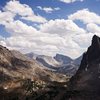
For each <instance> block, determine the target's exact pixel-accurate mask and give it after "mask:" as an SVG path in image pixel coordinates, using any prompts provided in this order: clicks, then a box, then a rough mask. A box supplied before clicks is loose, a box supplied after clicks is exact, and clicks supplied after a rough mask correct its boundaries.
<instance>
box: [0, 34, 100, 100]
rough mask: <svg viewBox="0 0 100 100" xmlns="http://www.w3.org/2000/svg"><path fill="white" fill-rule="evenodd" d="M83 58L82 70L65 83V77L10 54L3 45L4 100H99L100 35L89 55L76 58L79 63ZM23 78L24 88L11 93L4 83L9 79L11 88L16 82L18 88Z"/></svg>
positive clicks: (0, 61) (0, 55)
mask: <svg viewBox="0 0 100 100" xmlns="http://www.w3.org/2000/svg"><path fill="white" fill-rule="evenodd" d="M43 57H44V56H42V58H43ZM44 58H45V59H47V58H46V57H44ZM81 58H82V61H81V64H80V67H79V69H78V70H77V72H76V73H75V75H73V76H72V77H71V79H69V81H68V80H67V79H68V77H66V81H64V76H61V75H60V74H58V73H57V74H56V73H54V72H52V71H50V70H48V69H45V68H44V67H43V66H40V64H38V62H37V61H35V60H34V59H32V60H31V59H29V58H27V57H26V56H24V55H22V54H20V52H17V51H10V50H8V49H7V48H5V47H3V46H0V71H1V72H0V75H1V79H0V80H1V84H0V90H1V92H0V97H1V100H22V98H23V100H100V96H99V95H100V86H99V85H100V38H99V37H98V36H96V35H94V36H93V39H92V43H91V46H90V47H89V48H88V49H87V52H85V53H84V54H83V56H81V57H80V58H78V60H77V59H76V62H77V63H78V64H79V59H81ZM49 60H51V58H50V57H48V61H49ZM52 61H53V60H51V62H52ZM51 62H50V63H51ZM48 63H49V62H48ZM50 63H49V64H50ZM60 63H61V61H60ZM71 64H73V61H72V62H71ZM34 65H35V66H34ZM53 67H55V66H53ZM55 68H56V67H55ZM58 68H59V67H58ZM63 68H64V67H63ZM69 68H70V66H69ZM26 69H27V71H26ZM46 76H47V77H46ZM58 77H59V78H58ZM20 78H22V79H23V80H21V81H22V87H19V88H18V87H17V88H14V89H12V90H9V89H8V87H7V85H6V84H5V83H2V82H3V81H6V82H7V80H10V81H8V83H9V84H10V86H11V84H12V86H13V85H14V83H15V84H16V85H18V84H19V82H18V81H19V80H18V79H20ZM27 78H28V79H27ZM34 78H35V79H34ZM14 79H15V80H14ZM16 79H17V80H16ZM31 79H34V80H31ZM40 79H42V80H43V79H44V80H43V81H41V80H40ZM54 79H56V80H54ZM57 79H58V81H59V82H58V81H57ZM11 81H12V82H11ZM1 86H5V87H4V88H3V87H1ZM23 87H24V88H23ZM25 91H26V92H25ZM12 94H13V95H12ZM4 97H5V99H4ZM9 98H10V99H9Z"/></svg>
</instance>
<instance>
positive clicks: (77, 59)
mask: <svg viewBox="0 0 100 100" xmlns="http://www.w3.org/2000/svg"><path fill="white" fill-rule="evenodd" d="M82 58H83V56H80V57H78V58H76V59H75V60H74V61H73V63H74V64H75V65H80V64H81V60H82Z"/></svg>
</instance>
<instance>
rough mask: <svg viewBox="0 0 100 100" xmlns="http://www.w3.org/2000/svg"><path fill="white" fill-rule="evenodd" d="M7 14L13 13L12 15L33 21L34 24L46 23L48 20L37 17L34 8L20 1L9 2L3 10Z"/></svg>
mask: <svg viewBox="0 0 100 100" xmlns="http://www.w3.org/2000/svg"><path fill="white" fill-rule="evenodd" d="M3 10H4V11H6V12H11V13H12V14H18V15H20V16H21V18H22V19H25V20H29V21H33V22H41V23H43V22H46V21H47V20H46V19H45V18H44V17H42V16H40V15H36V14H35V13H34V12H33V10H32V8H31V7H29V6H28V5H26V4H21V3H20V2H19V1H16V0H15V1H9V2H8V3H7V4H6V6H5V7H4V8H3Z"/></svg>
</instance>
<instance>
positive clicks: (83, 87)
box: [70, 35, 100, 93]
mask: <svg viewBox="0 0 100 100" xmlns="http://www.w3.org/2000/svg"><path fill="white" fill-rule="evenodd" d="M70 82H71V83H70V85H71V86H70V87H71V88H72V89H73V90H77V91H92V92H94V93H97V92H100V38H99V37H98V36H96V35H94V36H93V39H92V44H91V46H90V47H89V48H88V50H87V52H85V53H84V54H83V58H82V61H81V65H80V67H79V69H78V71H77V72H76V74H75V75H74V76H73V77H72V78H71V80H70Z"/></svg>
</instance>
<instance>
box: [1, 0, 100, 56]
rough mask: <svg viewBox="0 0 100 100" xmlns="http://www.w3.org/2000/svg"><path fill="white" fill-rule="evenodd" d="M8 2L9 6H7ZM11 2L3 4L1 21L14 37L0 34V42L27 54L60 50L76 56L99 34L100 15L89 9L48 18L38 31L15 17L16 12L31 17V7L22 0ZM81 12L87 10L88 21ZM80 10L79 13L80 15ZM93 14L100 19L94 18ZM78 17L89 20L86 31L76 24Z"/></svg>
mask: <svg viewBox="0 0 100 100" xmlns="http://www.w3.org/2000/svg"><path fill="white" fill-rule="evenodd" d="M9 2H10V6H8V4H9ZM9 2H8V3H7V5H6V6H5V7H4V11H3V12H2V11H0V24H2V25H4V27H5V30H6V31H7V32H9V33H10V35H11V36H9V37H7V38H4V37H0V44H1V45H4V46H7V47H9V48H10V49H17V50H20V51H21V52H25V53H26V52H32V51H33V52H35V53H38V54H47V55H55V54H56V53H61V54H65V55H68V56H71V57H73V58H76V57H78V56H80V54H82V53H83V52H84V51H85V50H86V48H87V47H88V46H89V45H90V43H91V38H92V36H93V35H94V34H97V35H100V26H99V25H97V24H99V20H98V19H99V16H98V15H97V14H95V13H93V12H90V11H89V10H80V12H75V13H74V14H72V15H70V16H69V19H55V20H50V21H47V22H46V23H42V24H41V25H40V26H39V28H40V29H39V30H38V29H36V28H35V27H33V26H29V25H27V24H26V23H25V22H22V21H20V20H19V19H17V20H16V19H14V18H15V16H16V15H17V14H18V15H20V16H21V18H26V17H27V18H28V17H32V16H33V15H35V14H34V12H33V10H32V9H31V8H30V7H29V6H27V5H24V4H20V3H19V1H9ZM12 2H16V3H17V5H18V6H17V5H16V6H17V7H18V8H16V7H15V5H14V6H12V5H11V3H12ZM16 3H14V4H16ZM19 4H20V5H19ZM13 7H14V8H15V9H14V8H13ZM24 7H25V8H24ZM19 9H21V10H19ZM27 9H28V10H29V12H28V10H27ZM82 12H85V15H86V17H87V18H89V19H88V20H89V21H88V20H87V19H85V17H84V18H83V17H82ZM77 13H79V14H78V15H77ZM32 14H33V15H32ZM83 14H84V13H83ZM91 14H92V15H93V16H92V15H91ZM31 15H32V16H31ZM76 15H77V16H76ZM35 16H36V18H35V17H34V18H35V19H38V17H37V15H35ZM94 17H95V18H96V19H97V20H98V21H96V20H94V19H95V18H94ZM32 18H33V17H32ZM39 18H40V17H39ZM76 18H78V20H81V21H83V22H84V23H86V24H85V25H86V30H85V29H83V28H80V27H79V26H78V25H77V24H75V22H74V21H73V20H76ZM29 19H30V18H29ZM29 19H27V20H29ZM31 20H32V19H31ZM38 20H39V19H38ZM39 22H40V21H39ZM41 22H42V21H41Z"/></svg>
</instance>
